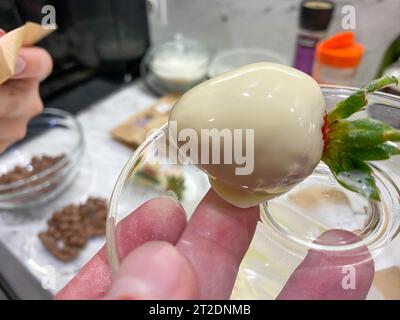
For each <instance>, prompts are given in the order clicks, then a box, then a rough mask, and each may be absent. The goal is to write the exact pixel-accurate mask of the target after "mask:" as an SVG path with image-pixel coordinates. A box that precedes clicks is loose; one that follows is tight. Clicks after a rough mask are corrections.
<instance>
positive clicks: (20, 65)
mask: <svg viewBox="0 0 400 320" xmlns="http://www.w3.org/2000/svg"><path fill="white" fill-rule="evenodd" d="M25 66H26V63H25V60H24V59H23V58H21V57H18V58H17V63H16V65H15V72H14V76H18V75H20V74H21V73H22V72H24V70H25Z"/></svg>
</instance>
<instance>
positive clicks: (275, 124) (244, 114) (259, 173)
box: [170, 62, 325, 207]
mask: <svg viewBox="0 0 400 320" xmlns="http://www.w3.org/2000/svg"><path fill="white" fill-rule="evenodd" d="M324 113H325V102H324V98H323V96H322V92H321V89H320V87H319V85H318V84H317V82H316V81H315V80H314V79H313V78H311V77H310V76H309V75H307V74H305V73H303V72H301V71H298V70H296V69H294V68H291V67H288V66H284V65H279V64H275V63H267V62H262V63H255V64H251V65H247V66H244V67H241V68H238V69H236V70H234V71H231V72H228V73H225V74H222V75H220V76H218V77H216V78H213V79H210V80H208V81H206V82H203V83H202V84H200V85H198V86H196V87H195V88H193V89H191V90H190V91H188V92H187V93H186V94H184V95H183V96H182V98H181V99H180V100H179V101H178V102H177V103H176V104H175V106H174V107H173V109H172V111H171V115H170V121H171V120H175V121H176V122H177V126H178V132H179V130H182V129H184V128H192V129H194V130H196V132H197V133H198V136H199V137H200V136H201V129H212V128H216V129H219V130H222V129H224V128H229V129H243V131H244V130H245V129H254V170H253V172H252V173H251V174H249V175H237V174H236V171H235V169H236V168H237V167H238V165H237V164H236V163H232V164H224V163H222V164H201V163H200V164H198V167H200V168H201V169H202V170H204V171H205V172H207V174H209V176H210V182H211V185H212V187H213V188H214V190H215V191H216V192H217V193H218V194H219V195H220V196H221V197H223V198H224V199H225V200H227V201H228V202H230V203H232V204H234V205H236V206H238V207H250V206H254V205H257V204H259V203H262V202H264V201H266V200H269V199H271V198H273V197H276V196H278V195H281V194H282V193H285V192H287V191H288V190H290V189H291V188H292V187H294V186H295V185H296V184H297V183H299V182H300V181H302V180H304V179H305V178H306V177H307V176H309V175H310V174H311V173H312V171H313V170H314V168H315V167H316V166H317V164H318V163H319V161H320V159H321V155H322V151H323V137H322V132H321V128H322V126H323V117H324ZM178 144H179V142H178ZM204 148H207V146H205V145H204V144H202V143H201V140H200V139H199V150H203V151H204ZM208 148H211V147H208ZM221 153H222V151H221ZM210 154H211V152H210ZM243 154H245V151H243Z"/></svg>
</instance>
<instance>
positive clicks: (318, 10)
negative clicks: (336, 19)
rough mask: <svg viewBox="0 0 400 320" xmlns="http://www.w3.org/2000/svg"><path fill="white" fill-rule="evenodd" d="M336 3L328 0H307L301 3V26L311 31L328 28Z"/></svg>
mask: <svg viewBox="0 0 400 320" xmlns="http://www.w3.org/2000/svg"><path fill="white" fill-rule="evenodd" d="M334 8H335V4H334V3H333V2H332V1H327V0H305V1H303V2H302V3H301V10H300V27H301V28H303V29H307V30H311V31H323V30H326V29H327V28H328V26H329V22H330V21H331V18H332V14H333V10H334Z"/></svg>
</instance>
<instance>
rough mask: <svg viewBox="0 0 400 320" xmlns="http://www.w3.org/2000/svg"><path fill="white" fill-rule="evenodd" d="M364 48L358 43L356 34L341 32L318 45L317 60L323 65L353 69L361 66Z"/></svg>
mask: <svg viewBox="0 0 400 320" xmlns="http://www.w3.org/2000/svg"><path fill="white" fill-rule="evenodd" d="M363 54H364V47H363V46H362V45H361V44H360V43H356V41H355V37H354V33H353V32H351V31H346V32H340V33H337V34H335V35H334V36H332V37H330V38H329V39H326V40H323V41H321V42H319V43H318V45H317V49H316V59H317V61H318V62H320V63H321V64H325V65H328V66H331V67H336V68H352V67H357V66H358V65H359V64H360V61H361V58H362V56H363Z"/></svg>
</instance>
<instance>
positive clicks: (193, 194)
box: [107, 86, 400, 299]
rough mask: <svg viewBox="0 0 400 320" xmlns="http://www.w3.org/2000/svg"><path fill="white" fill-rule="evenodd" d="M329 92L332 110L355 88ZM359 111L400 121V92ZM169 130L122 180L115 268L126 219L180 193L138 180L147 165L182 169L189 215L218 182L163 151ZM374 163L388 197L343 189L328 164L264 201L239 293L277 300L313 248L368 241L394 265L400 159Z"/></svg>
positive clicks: (113, 215) (378, 263) (112, 237)
mask: <svg viewBox="0 0 400 320" xmlns="http://www.w3.org/2000/svg"><path fill="white" fill-rule="evenodd" d="M322 91H323V95H324V98H325V101H326V105H327V109H328V110H329V109H330V108H332V107H333V106H334V105H335V104H336V103H337V102H338V101H340V100H343V99H345V98H347V97H348V96H349V95H351V94H352V93H354V92H355V89H352V88H343V87H334V86H323V87H322ZM357 117H373V118H376V119H379V120H381V121H386V122H389V123H390V124H391V125H392V126H396V127H400V98H399V97H396V96H392V95H388V94H385V93H375V94H371V95H370V96H369V104H368V107H367V108H366V109H365V111H363V112H361V113H359V114H358V115H357ZM165 134H168V125H167V124H166V125H165V126H163V127H162V128H160V129H159V130H158V131H157V132H155V133H154V134H153V135H152V136H150V137H149V138H148V139H147V141H145V142H144V143H143V144H142V146H140V147H139V148H138V149H137V150H136V152H135V153H134V155H133V156H132V157H131V159H130V160H129V161H128V163H127V164H126V165H125V167H124V169H123V171H122V173H121V174H120V176H119V178H118V180H117V183H116V185H115V188H114V192H113V194H112V197H111V201H110V207H109V213H108V225H107V247H108V254H109V262H110V265H111V268H112V270H113V271H114V272H116V271H117V270H118V266H119V262H120V258H121V256H122V255H121V253H120V252H118V249H117V248H118V246H117V245H116V239H118V238H120V237H119V235H118V230H119V228H116V227H117V224H118V222H119V221H121V220H122V219H123V218H124V217H126V216H127V215H128V214H130V213H132V212H133V211H134V210H135V209H136V208H137V207H139V206H140V205H141V204H143V203H144V202H145V201H147V200H149V199H152V198H154V197H157V196H160V195H168V194H170V195H171V194H172V195H173V196H174V192H172V191H171V190H169V191H167V190H166V189H165V188H154V187H153V188H149V187H148V186H145V185H143V184H141V183H138V177H139V176H140V175H141V173H142V172H143V170H146V169H144V168H146V167H147V166H149V165H150V166H151V167H153V168H154V167H157V168H158V170H160V175H161V176H163V175H165V174H168V172H170V171H174V172H177V171H179V172H180V175H181V177H183V180H184V183H185V189H184V192H183V194H182V195H180V196H179V197H178V196H176V195H175V197H176V198H178V199H180V200H179V201H180V203H181V204H182V206H183V208H184V209H185V211H186V214H187V216H188V217H190V215H191V214H192V213H193V211H194V209H195V208H196V206H197V205H198V204H199V202H200V201H201V200H202V198H203V197H204V195H205V194H206V193H207V191H208V190H209V188H210V184H209V182H208V177H207V175H206V174H205V173H204V172H203V171H201V170H200V169H198V168H197V167H196V166H194V165H192V164H190V161H185V163H179V164H176V161H174V160H171V161H170V160H169V159H168V157H166V156H165V155H164V154H162V153H160V152H157V150H159V149H158V143H159V142H160V141H161V140H162V139H165ZM170 145H171V144H170ZM175 160H176V159H175ZM371 166H372V168H373V172H374V176H375V178H376V181H377V186H378V188H379V190H380V193H381V198H382V201H381V202H376V201H370V200H367V199H365V198H363V197H362V196H360V195H358V194H356V193H354V192H351V191H349V190H347V189H345V188H343V187H342V186H341V185H340V184H339V183H338V182H337V181H336V180H335V179H334V178H333V176H332V174H331V173H330V171H329V169H328V168H327V166H326V165H325V164H323V163H322V162H321V163H320V164H319V165H318V166H317V168H316V169H315V170H314V172H313V174H312V175H311V176H309V177H308V178H307V179H306V180H304V181H303V182H301V183H300V184H299V185H297V186H296V187H295V188H293V189H292V190H291V191H289V192H287V193H286V194H284V195H282V196H280V197H277V198H275V199H273V200H271V201H268V203H265V204H262V205H260V217H261V220H260V222H259V223H258V226H257V229H256V233H255V235H254V238H253V241H252V243H251V245H250V248H249V250H248V252H247V254H246V256H245V257H244V260H243V261H242V264H241V266H240V270H239V274H238V277H237V280H236V284H235V287H234V290H233V292H232V299H273V298H275V297H276V296H277V294H278V293H279V292H280V291H281V289H282V288H283V286H284V284H285V283H286V281H287V280H288V278H289V276H290V274H291V273H292V272H293V270H294V269H295V268H296V267H297V266H298V265H299V263H300V262H301V261H302V259H303V258H304V257H305V255H306V254H307V251H308V250H309V249H315V250H322V251H324V250H326V251H345V250H351V249H354V248H357V247H361V246H364V245H366V246H367V247H368V249H369V250H370V252H371V253H372V255H373V256H374V259H375V267H376V270H379V269H382V268H383V267H387V263H386V262H387V261H388V260H386V262H385V254H386V255H388V254H389V256H390V257H393V256H394V255H395V254H396V253H395V252H393V250H392V251H389V252H387V251H386V253H385V252H383V253H381V252H382V249H386V248H387V247H388V245H389V244H390V243H392V242H393V240H395V239H399V237H397V238H396V235H397V234H398V233H399V231H400V191H399V187H400V158H399V157H393V158H392V159H390V160H387V161H379V162H373V163H371ZM329 229H342V230H347V231H351V232H353V233H355V234H356V235H358V237H359V239H360V240H358V241H357V242H351V243H350V242H349V243H343V242H341V243H340V245H332V244H328V243H321V242H318V243H315V242H314V240H315V239H316V238H317V237H318V236H319V235H320V234H321V233H323V232H324V231H326V230H329ZM378 254H380V256H379V259H377V257H378ZM382 261H383V262H384V263H382Z"/></svg>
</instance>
